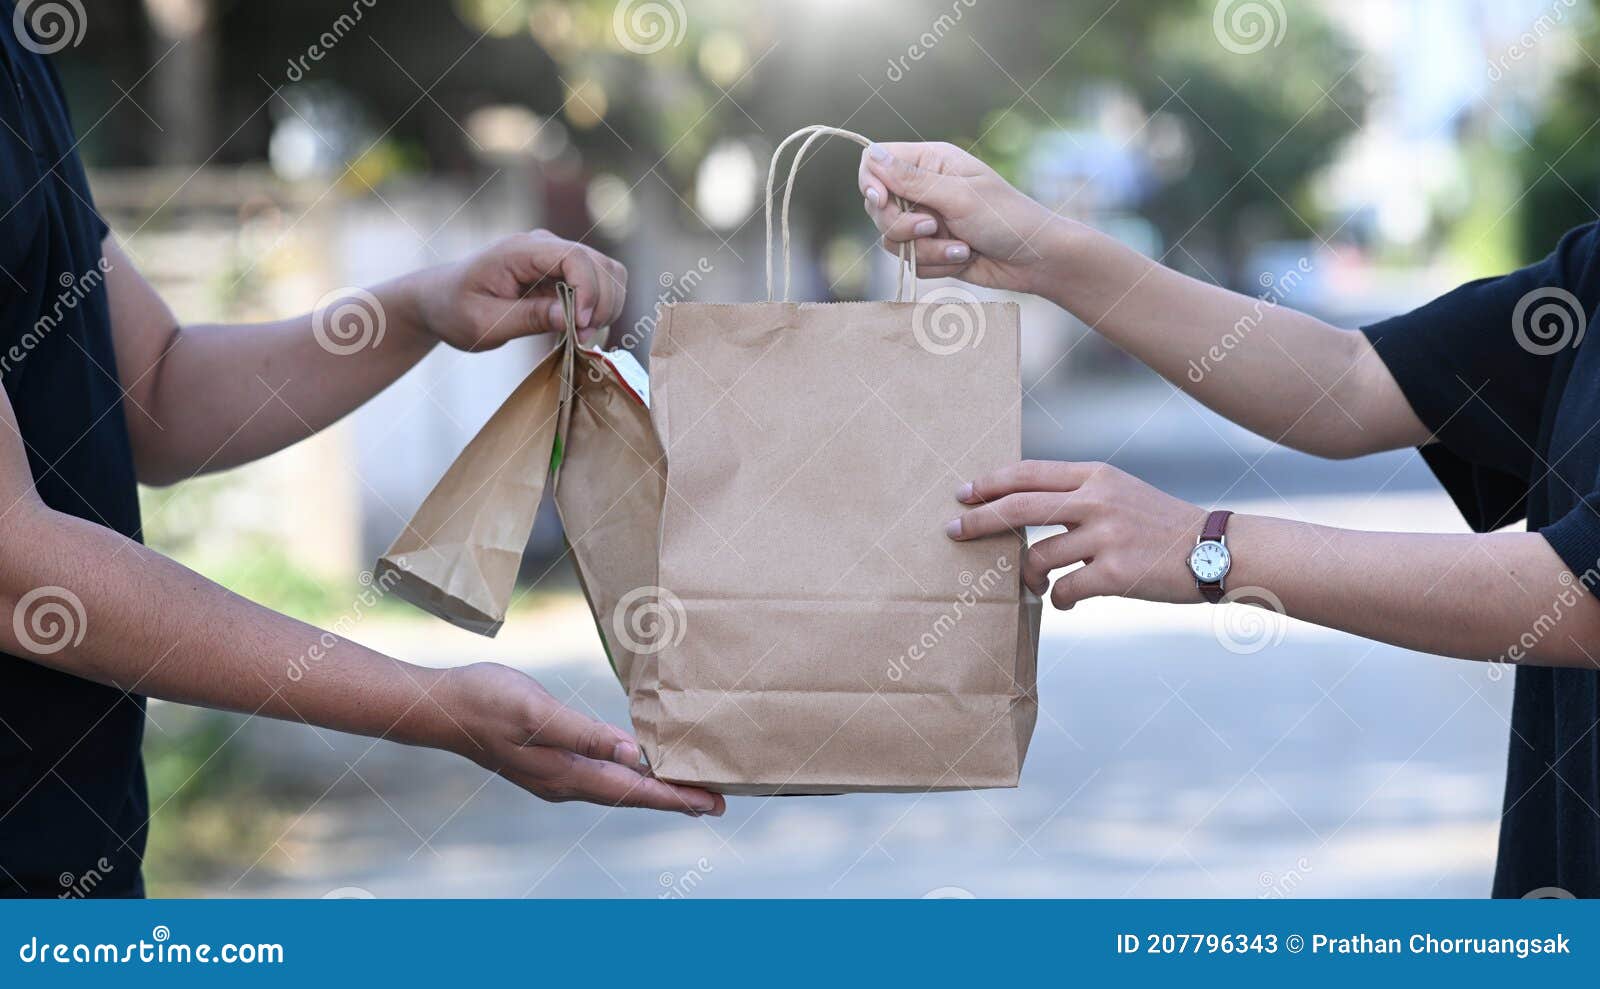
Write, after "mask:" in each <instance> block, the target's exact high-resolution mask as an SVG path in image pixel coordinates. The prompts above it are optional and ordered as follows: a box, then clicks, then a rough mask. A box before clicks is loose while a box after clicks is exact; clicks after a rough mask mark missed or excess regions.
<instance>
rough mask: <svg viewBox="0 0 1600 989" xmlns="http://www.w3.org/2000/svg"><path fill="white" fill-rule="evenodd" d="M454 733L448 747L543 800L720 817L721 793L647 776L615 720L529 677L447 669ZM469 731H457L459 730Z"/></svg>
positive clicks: (490, 666) (635, 746)
mask: <svg viewBox="0 0 1600 989" xmlns="http://www.w3.org/2000/svg"><path fill="white" fill-rule="evenodd" d="M447 677H448V680H449V682H448V686H447V687H446V688H445V690H444V691H443V693H444V694H446V695H448V696H449V697H451V698H452V700H453V703H450V704H448V705H447V706H448V707H449V708H451V709H452V720H453V721H454V722H455V727H456V728H457V729H458V730H457V731H456V732H455V733H454V737H455V738H456V739H458V740H459V741H458V742H456V743H453V744H452V745H451V746H450V747H451V748H452V749H453V750H455V751H456V752H458V753H460V754H461V755H464V756H466V757H467V758H469V759H471V760H472V761H473V762H476V763H478V764H479V765H480V766H483V767H484V768H485V769H490V770H493V771H494V772H497V773H499V774H500V775H501V776H504V777H505V778H506V779H508V780H510V781H511V782H513V783H515V784H517V785H518V786H520V787H522V788H523V789H524V790H527V791H528V792H529V793H531V794H533V795H534V796H536V797H539V798H540V799H543V800H549V801H552V802H556V803H559V802H563V801H567V800H583V801H587V802H589V803H595V804H607V805H610V806H613V807H648V808H653V809H655V810H673V811H679V812H681V813H684V814H688V815H690V816H691V817H699V816H700V815H702V814H710V815H712V816H715V817H720V816H721V815H722V812H723V811H724V810H726V809H727V803H726V802H725V801H724V800H723V798H722V797H721V796H719V795H718V794H715V793H710V792H707V791H705V790H700V789H696V788H694V787H688V786H674V785H673V784H670V783H663V782H661V781H660V780H657V779H652V778H651V777H650V776H649V775H647V774H648V772H649V770H648V768H647V767H646V766H645V765H644V759H643V756H642V755H641V754H640V749H639V743H638V742H636V741H634V739H633V738H632V736H630V735H629V734H628V733H627V732H625V731H623V730H622V729H620V728H614V727H612V726H611V725H608V724H605V723H603V722H600V721H595V720H594V719H592V718H588V717H585V716H584V715H582V714H579V713H578V712H577V711H574V710H572V709H571V708H569V707H564V706H563V705H562V704H561V703H560V702H559V701H557V700H556V699H555V698H554V697H552V696H550V693H549V692H548V691H547V690H545V689H544V688H543V687H541V686H539V684H538V682H537V681H535V680H534V679H533V678H532V677H529V676H526V675H524V674H522V673H519V672H517V671H516V670H513V669H511V668H510V667H507V666H499V665H497V664H494V663H479V664H477V665H474V666H467V667H463V668H461V669H458V670H452V671H450V673H449V674H447ZM463 732H464V733H465V735H466V737H465V738H464V739H463V738H462V733H463Z"/></svg>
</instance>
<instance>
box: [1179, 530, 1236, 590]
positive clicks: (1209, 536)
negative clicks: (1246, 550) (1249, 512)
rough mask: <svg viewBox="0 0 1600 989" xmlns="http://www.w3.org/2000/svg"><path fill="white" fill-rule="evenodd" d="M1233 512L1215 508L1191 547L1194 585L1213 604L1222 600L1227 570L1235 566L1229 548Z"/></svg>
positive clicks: (1191, 571)
mask: <svg viewBox="0 0 1600 989" xmlns="http://www.w3.org/2000/svg"><path fill="white" fill-rule="evenodd" d="M1232 514H1233V513H1232V512H1212V513H1211V514H1210V515H1207V516H1206V525H1205V529H1203V530H1202V531H1201V533H1200V538H1198V539H1196V540H1195V541H1194V549H1192V550H1190V551H1189V572H1190V573H1192V574H1194V586H1195V587H1197V588H1199V589H1200V596H1201V597H1203V598H1205V599H1206V600H1207V601H1209V602H1211V603H1212V604H1216V603H1217V602H1219V601H1221V600H1222V593H1223V591H1224V590H1226V587H1225V586H1224V584H1223V580H1224V578H1226V577H1227V576H1228V570H1229V569H1230V568H1231V567H1232V566H1233V555H1232V554H1230V553H1229V552H1228V517H1229V516H1231V515H1232Z"/></svg>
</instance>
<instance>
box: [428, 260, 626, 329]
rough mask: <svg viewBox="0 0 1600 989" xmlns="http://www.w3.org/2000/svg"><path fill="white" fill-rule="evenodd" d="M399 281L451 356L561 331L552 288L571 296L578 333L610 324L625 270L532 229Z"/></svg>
mask: <svg viewBox="0 0 1600 989" xmlns="http://www.w3.org/2000/svg"><path fill="white" fill-rule="evenodd" d="M405 281H406V282H408V283H409V284H408V285H407V287H408V288H409V289H410V291H409V293H408V294H409V295H410V297H411V298H412V299H413V300H414V305H415V307H416V311H417V313H418V315H419V316H420V322H421V324H422V326H423V328H425V329H426V330H427V332H428V333H429V334H431V335H432V336H434V337H436V338H438V339H440V340H443V341H444V342H445V343H447V344H449V345H450V346H452V347H455V348H457V349H458V350H493V349H494V348H495V347H498V346H500V345H501V344H503V343H505V342H506V341H508V340H514V339H516V338H517V337H522V336H527V335H529V334H531V333H548V332H551V331H557V330H560V329H561V328H562V327H563V326H565V317H564V316H563V315H562V312H561V301H560V299H558V298H557V297H556V282H558V281H565V282H567V283H568V284H570V285H571V286H572V287H573V289H574V290H575V291H576V293H577V294H576V301H577V307H578V315H577V324H578V329H579V330H592V329H598V328H600V327H603V326H609V325H611V323H612V321H613V320H615V319H616V318H617V317H618V316H620V315H621V314H622V301H623V298H624V296H625V295H626V294H627V286H628V271H627V269H626V268H624V267H623V266H622V265H621V264H619V263H617V262H616V261H613V260H611V259H610V258H608V257H606V256H605V255H604V254H601V253H600V252H599V251H596V250H594V249H593V248H590V247H585V246H584V245H582V244H575V243H573V242H572V241H570V240H562V239H561V238H560V237H557V236H555V235H554V234H552V233H550V232H549V231H547V230H535V231H533V232H532V233H525V234H516V235H514V236H511V237H507V238H505V239H504V240H501V241H498V242H497V243H495V244H492V245H490V246H489V247H487V248H485V249H484V250H482V251H479V252H478V253H477V254H475V255H473V256H472V257H470V258H467V259H466V260H464V261H461V262H458V263H456V264H449V265H444V266H443V267H439V268H430V269H427V270H425V271H419V272H417V273H415V274H413V275H410V276H408V277H407V278H406V279H405Z"/></svg>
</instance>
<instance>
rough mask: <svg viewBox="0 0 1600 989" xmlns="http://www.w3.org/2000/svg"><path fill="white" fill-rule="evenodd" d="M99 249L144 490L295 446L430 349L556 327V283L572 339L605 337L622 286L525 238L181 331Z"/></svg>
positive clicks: (569, 254) (547, 244) (126, 269)
mask: <svg viewBox="0 0 1600 989" xmlns="http://www.w3.org/2000/svg"><path fill="white" fill-rule="evenodd" d="M104 251H105V256H106V261H107V263H108V267H109V272H108V274H107V275H106V289H107V292H108V297H109V300H110V306H111V324H112V332H113V334H114V336H115V339H116V350H117V375H118V377H119V378H120V379H121V381H122V385H123V387H124V388H126V389H127V391H128V398H127V400H126V402H125V403H124V404H125V408H126V412H127V420H128V432H129V436H130V438H131V440H132V442H133V451H134V462H135V465H136V467H137V470H138V473H139V480H140V481H142V482H144V483H146V484H170V483H173V482H175V481H178V480H182V479H183V478H187V477H191V476H194V475H195V474H200V473H204V472H207V471H214V470H222V469H224V468H227V467H234V466H237V465H239V464H242V463H247V462H249V461H252V460H255V459H257V458H259V457H263V456H266V455H267V454H269V453H273V452H275V451H277V450H281V449H283V448H284V447H286V446H289V445H290V444H292V443H295V442H297V441H298V440H301V439H304V438H305V437H307V436H309V435H311V434H312V433H315V432H317V431H318V430H320V429H323V428H324V427H326V426H328V425H329V424H331V423H333V422H336V421H337V420H338V419H340V418H341V417H343V416H345V415H346V414H348V413H349V412H350V411H351V410H353V409H355V408H356V407H357V406H359V405H361V404H362V403H363V402H365V401H366V400H367V399H369V398H371V397H372V396H373V395H375V394H377V393H378V392H380V391H382V390H383V389H384V388H385V387H387V386H388V385H389V384H390V383H391V382H393V381H394V380H395V379H396V378H398V377H400V375H402V374H404V373H405V372H406V371H407V370H409V369H410V368H411V367H412V366H413V365H415V364H416V363H417V361H419V360H421V359H422V357H423V356H424V355H425V354H427V352H428V351H429V350H430V349H432V348H433V346H434V344H436V343H437V342H439V341H440V340H443V341H445V342H446V343H448V344H450V345H451V346H454V347H458V348H460V349H463V350H487V349H490V348H493V347H498V346H499V345H501V344H503V343H505V342H506V341H507V340H511V339H513V338H515V337H519V336H525V335H528V334H531V333H543V332H547V331H550V330H555V329H559V328H560V327H561V326H562V325H563V317H562V314H561V308H560V303H559V302H558V301H557V300H556V296H555V282H556V280H558V279H562V280H565V281H567V282H570V283H571V284H572V285H573V287H574V288H575V289H576V290H577V305H578V318H577V322H578V327H579V329H580V330H582V329H592V328H598V327H602V326H606V325H609V324H610V322H611V321H612V320H613V319H615V318H616V317H617V316H618V315H619V314H620V312H621V310H622V300H623V296H624V292H625V286H626V280H627V273H626V272H625V271H624V270H623V268H622V266H621V265H620V264H618V263H617V262H615V261H613V260H611V259H610V258H607V257H605V256H604V255H602V254H599V253H597V252H595V251H593V250H591V249H589V248H587V247H583V246H581V245H578V244H573V243H571V242H568V241H564V240H561V239H560V238H557V237H554V236H552V235H550V234H548V233H543V232H537V231H536V232H534V233H529V234H518V235H516V236H514V237H508V238H506V239H505V240H503V241H501V242H499V243H498V244H495V245H494V246H492V247H490V248H488V249H486V250H484V251H482V252H481V253H479V254H477V255H476V256H474V257H472V258H469V259H467V260H465V261H463V262H460V263H458V264H452V265H445V266H443V267H439V268H432V269H428V270H425V271H418V272H414V273H412V274H410V275H406V276H403V277H401V278H397V279H395V280H393V281H391V282H387V283H385V284H383V285H380V286H377V287H376V288H374V289H373V290H372V291H371V292H370V293H366V294H365V295H363V294H361V293H357V292H352V293H350V294H349V295H347V296H346V297H344V298H341V299H340V300H338V301H335V302H331V303H330V304H328V305H326V306H324V307H322V308H321V309H319V310H318V311H317V312H314V313H308V314H305V315H302V316H297V317H295V318H293V319H286V320H280V321H278V322H274V323H259V324H254V325H246V326H183V325H180V324H179V322H178V320H177V318H176V317H174V315H173V313H172V311H171V310H170V309H168V308H167V305H166V303H164V302H163V301H162V300H161V298H160V296H158V295H157V294H156V292H155V290H154V289H153V288H151V286H150V284H149V283H148V282H147V281H145V280H144V278H143V277H142V276H141V275H140V274H139V272H138V271H137V270H136V269H135V268H134V265H133V262H132V261H131V260H130V259H129V258H128V256H127V254H126V253H125V252H124V251H123V250H122V249H121V248H120V247H118V246H117V245H116V243H115V242H114V241H113V239H112V238H110V237H108V238H106V241H105V244H104Z"/></svg>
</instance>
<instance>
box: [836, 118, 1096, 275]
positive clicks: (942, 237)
mask: <svg viewBox="0 0 1600 989" xmlns="http://www.w3.org/2000/svg"><path fill="white" fill-rule="evenodd" d="M857 180H858V182H859V184H860V186H861V195H862V197H863V198H864V199H865V200H866V207H867V214H868V215H869V216H871V217H872V222H873V223H875V224H877V227H878V231H879V232H880V233H882V234H883V246H884V248H885V249H886V250H888V251H889V252H890V253H898V251H899V249H900V245H901V244H903V243H905V242H906V241H915V242H916V245H917V266H918V273H919V274H920V275H921V276H922V277H925V278H945V277H955V278H962V279H965V280H967V281H969V282H973V283H974V284H977V285H988V286H991V287H994V288H1004V289H1012V290H1015V291H1020V292H1034V293H1040V292H1042V290H1043V288H1044V283H1045V282H1046V280H1047V279H1048V275H1047V273H1046V271H1045V269H1046V268H1047V267H1048V266H1047V265H1046V264H1045V262H1046V260H1047V259H1049V258H1051V257H1053V256H1058V255H1059V254H1060V253H1061V252H1060V251H1058V250H1056V249H1055V248H1054V247H1053V245H1052V242H1053V241H1054V240H1055V239H1056V238H1058V237H1059V236H1060V234H1061V232H1062V230H1063V229H1064V228H1065V227H1066V226H1067V221H1065V220H1062V219H1061V218H1059V217H1057V216H1056V215H1055V214H1053V213H1051V212H1050V211H1049V210H1047V209H1045V208H1044V207H1043V206H1041V205H1039V204H1038V203H1036V202H1034V201H1033V200H1032V199H1029V198H1028V197H1027V196H1025V195H1023V194H1022V193H1020V192H1018V191H1017V190H1016V189H1015V188H1013V187H1012V186H1011V185H1010V184H1009V183H1007V182H1006V180H1005V179H1002V178H1001V177H1000V176H999V174H998V173H996V172H995V170H994V169H992V168H990V167H989V166H988V165H985V164H984V163H983V162H981V161H979V160H978V159H977V158H974V157H973V156H972V155H970V154H968V153H967V152H965V151H962V150H961V149H960V148H957V147H955V146H954V145H950V144H936V143H926V144H874V145H872V146H871V147H869V148H867V149H866V150H865V151H863V152H862V153H861V168H860V171H859V172H858V173H857ZM890 193H892V194H894V195H897V196H900V197H901V198H902V199H904V200H906V201H907V202H909V203H911V204H912V211H911V212H909V213H908V212H904V211H902V210H901V209H900V208H899V207H898V206H896V205H895V204H894V201H893V199H892V197H891V196H890Z"/></svg>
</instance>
